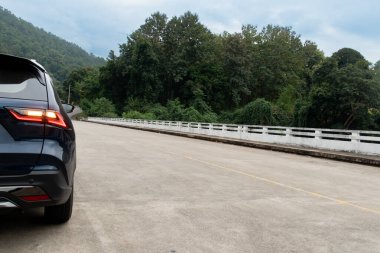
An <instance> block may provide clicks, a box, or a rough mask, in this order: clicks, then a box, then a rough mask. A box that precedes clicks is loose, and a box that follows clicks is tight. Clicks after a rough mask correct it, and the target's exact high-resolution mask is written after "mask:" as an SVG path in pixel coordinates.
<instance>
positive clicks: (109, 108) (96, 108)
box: [80, 97, 117, 118]
mask: <svg viewBox="0 0 380 253" xmlns="http://www.w3.org/2000/svg"><path fill="white" fill-rule="evenodd" d="M80 106H81V108H82V110H83V111H84V112H85V113H86V115H88V116H93V117H109V118H116V117H117V114H116V109H115V105H114V104H113V103H112V102H111V101H110V100H108V99H107V98H104V97H102V98H97V99H95V100H94V101H93V102H91V101H89V100H87V99H83V100H82V102H81V105H80Z"/></svg>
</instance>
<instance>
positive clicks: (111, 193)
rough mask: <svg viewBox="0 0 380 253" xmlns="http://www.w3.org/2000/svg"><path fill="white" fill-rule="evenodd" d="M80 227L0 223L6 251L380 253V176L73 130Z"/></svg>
mask: <svg viewBox="0 0 380 253" xmlns="http://www.w3.org/2000/svg"><path fill="white" fill-rule="evenodd" d="M75 127H76V131H77V136H78V141H77V148H78V150H77V155H78V167H77V172H76V185H75V207H74V213H73V217H72V219H71V221H70V222H69V223H68V224H66V225H62V226H50V225H44V224H43V222H42V221H41V215H42V210H33V211H28V212H26V213H25V214H18V213H13V214H8V215H2V216H0V252H76V253H78V252H168V253H169V252H361V253H363V252H380V168H375V167H369V166H360V165H356V164H348V163H343V162H335V161H330V160H323V159H318V158H311V157H304V156H298V155H292V154H285V153H278V152H272V151H265V150H257V149H250V148H245V147H238V146H232V145H226V144H218V143H213V142H206V141H200V140H193V139H187V138H182V137H176V136H169V135H162V134H156V133H150V132H143V131H136V130H130V129H124V128H118V127H111V126H103V125H97V124H93V123H85V122H76V123H75Z"/></svg>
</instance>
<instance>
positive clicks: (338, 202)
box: [177, 154, 380, 215]
mask: <svg viewBox="0 0 380 253" xmlns="http://www.w3.org/2000/svg"><path fill="white" fill-rule="evenodd" d="M177 156H178V154H177ZM183 157H184V158H186V159H188V160H192V161H196V162H199V163H203V164H205V165H208V166H211V167H214V168H219V169H223V170H227V171H230V172H234V173H236V174H240V175H244V176H247V177H250V178H252V179H255V180H259V181H262V182H266V183H268V184H272V185H277V186H280V187H283V188H287V189H290V190H294V191H297V192H302V193H306V194H308V195H310V196H313V197H315V198H321V199H326V200H330V201H333V202H335V203H337V204H340V205H346V206H350V207H354V208H356V209H359V210H362V211H366V212H369V213H373V214H376V215H380V211H379V210H376V209H372V208H368V207H364V206H360V205H356V204H354V203H352V202H349V201H345V200H341V199H337V198H333V197H329V196H326V195H323V194H320V193H317V192H312V191H308V190H304V189H302V188H298V187H294V186H291V185H287V184H284V183H280V182H277V181H275V180H271V179H268V178H264V177H260V176H256V175H255V174H252V173H247V172H244V171H241V170H237V169H231V168H228V167H225V166H222V165H218V164H215V163H212V162H208V161H203V160H199V159H196V158H193V157H191V156H183Z"/></svg>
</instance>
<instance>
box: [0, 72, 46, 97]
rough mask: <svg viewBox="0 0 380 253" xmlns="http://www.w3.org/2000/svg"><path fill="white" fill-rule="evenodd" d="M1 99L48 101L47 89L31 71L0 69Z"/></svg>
mask: <svg viewBox="0 0 380 253" xmlns="http://www.w3.org/2000/svg"><path fill="white" fill-rule="evenodd" d="M0 97H2V98H17V99H30V100H42V101H47V94H46V87H45V86H44V85H42V84H41V83H40V81H39V80H38V79H37V76H36V73H35V72H33V71H32V70H30V69H22V68H21V69H14V68H12V69H11V68H3V69H0Z"/></svg>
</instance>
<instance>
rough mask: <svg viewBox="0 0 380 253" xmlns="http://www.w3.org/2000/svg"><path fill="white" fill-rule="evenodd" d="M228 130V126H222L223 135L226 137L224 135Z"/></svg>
mask: <svg viewBox="0 0 380 253" xmlns="http://www.w3.org/2000/svg"><path fill="white" fill-rule="evenodd" d="M226 130H227V126H226V125H222V135H224V133H225V132H226Z"/></svg>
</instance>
